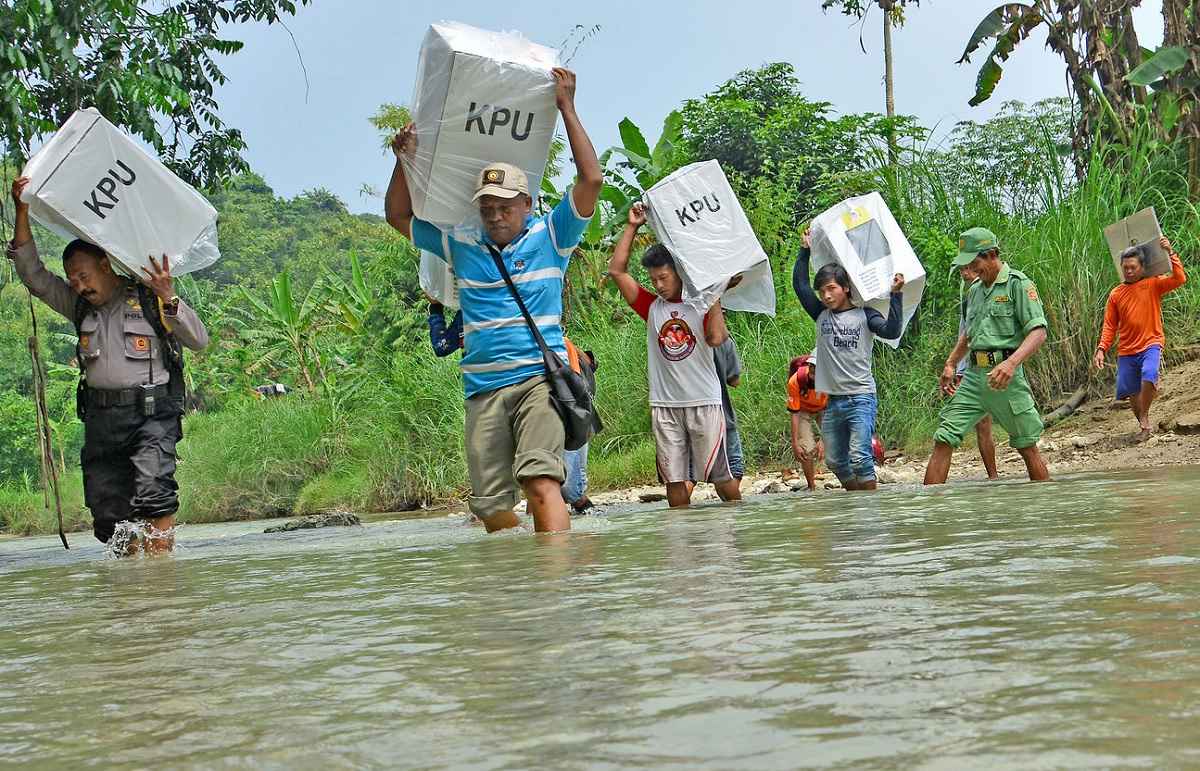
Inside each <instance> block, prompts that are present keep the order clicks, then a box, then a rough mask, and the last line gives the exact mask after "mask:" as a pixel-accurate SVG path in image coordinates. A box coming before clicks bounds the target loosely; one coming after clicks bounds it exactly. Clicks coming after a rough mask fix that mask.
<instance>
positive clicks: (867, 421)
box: [792, 232, 904, 490]
mask: <svg viewBox="0 0 1200 771" xmlns="http://www.w3.org/2000/svg"><path fill="white" fill-rule="evenodd" d="M811 245H812V239H811V235H810V234H809V233H808V232H805V234H804V248H803V249H801V250H800V256H799V257H798V258H797V260H796V266H795V268H794V269H793V270H792V288H793V289H794V290H795V292H796V297H798V298H799V299H800V304H801V305H802V306H804V310H805V311H806V312H807V313H808V315H809V316H811V317H812V319H813V321H815V322H816V323H817V357H816V358H817V383H816V386H817V390H818V391H821V392H823V393H827V394H829V404H828V406H826V408H825V413H824V416H823V418H822V421H821V435H822V437H823V438H824V440H825V465H826V466H828V467H829V469H830V471H832V472H833V473H834V474H836V475H837V478H838V480H839V481H840V482H841V483H842V487H843V488H844V489H846V490H874V489H875V487H876V482H875V456H874V453H873V452H872V447H871V439H872V437H873V436H874V435H875V412H876V409H877V408H878V400H877V399H876V397H875V377H874V375H872V374H871V353H872V348H873V347H874V342H875V336H876V335H878V336H880V337H883V338H887V339H889V340H893V339H895V338H898V337H899V336H900V332H901V331H902V329H903V317H902V315H901V307H900V304H901V294H900V290H901V289H903V288H904V276H903V275H901V274H899V273H897V274H896V275H895V276H894V277H893V278H892V294H891V300H890V304H889V306H888V315H887V318H886V319H885V318H884V317H883V314H881V313H880V312H879V311H877V310H875V309H874V308H856V307H854V305H853V303H852V302H851V300H850V276H849V274H847V273H846V269H845V268H843V267H842V266H841V265H836V264H831V265H825V266H823V267H822V268H821V269H820V270H818V271H817V275H816V277H815V281H814V284H815V285H816V292H814V291H813V285H811V284H809V280H808V263H809V259H810V257H811V256H812V252H811ZM818 292H819V293H820V297H818V296H817V293H818Z"/></svg>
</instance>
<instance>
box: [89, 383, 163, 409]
mask: <svg viewBox="0 0 1200 771" xmlns="http://www.w3.org/2000/svg"><path fill="white" fill-rule="evenodd" d="M84 393H85V394H86V397H85V398H86V403H87V406H88V407H94V408H98V409H104V408H105V407H130V406H133V405H135V404H141V403H142V399H143V398H145V397H144V396H143V394H147V393H150V394H153V395H154V398H155V399H166V398H167V397H168V396H170V387H169V385H167V384H165V383H164V384H163V385H157V386H154V388H153V390H151V389H147V388H141V387H140V386H139V387H136V388H119V389H113V390H109V389H105V388H88V389H86V390H85V391H84Z"/></svg>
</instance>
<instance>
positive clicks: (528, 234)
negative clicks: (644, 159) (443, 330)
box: [412, 191, 590, 399]
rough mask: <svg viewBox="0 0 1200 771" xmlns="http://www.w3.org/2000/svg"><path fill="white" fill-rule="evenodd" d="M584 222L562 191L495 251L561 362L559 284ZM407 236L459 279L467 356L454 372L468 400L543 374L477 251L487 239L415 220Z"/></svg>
mask: <svg viewBox="0 0 1200 771" xmlns="http://www.w3.org/2000/svg"><path fill="white" fill-rule="evenodd" d="M589 219H590V218H589V217H581V216H579V212H577V211H575V201H574V197H573V196H572V195H571V191H568V192H567V194H566V195H564V196H563V199H562V201H560V202H559V204H558V206H555V207H554V209H553V211H551V212H550V213H549V214H545V215H542V216H541V217H534V216H532V215H530V216H529V218H528V219H526V221H525V232H524V233H523V234H522V235H521V236H520V237H519V238H517V239H516V240H515V241H513V242H512V243H511V244H509V245H508V246H506V247H504V249H503V250H501V252H500V256H501V257H502V258H503V260H504V266H505V267H506V268H508V273H509V275H510V276H512V280H513V283H514V284H515V285H516V287H517V291H519V292H520V293H521V299H522V300H524V301H525V307H526V308H528V309H529V314H530V315H531V316H533V320H534V322H535V323H536V324H537V325H538V329H539V330H540V331H541V333H542V337H544V338H546V345H548V346H549V347H550V348H552V349H553V350H554V351H555V352H557V353H558V355H559V356H560V357H561V358H562V359H563V361H566V359H567V348H566V344H565V343H564V342H563V330H562V291H563V277H564V276H565V275H566V271H567V264H568V263H569V262H570V259H571V252H572V251H574V249H575V247H576V245H578V244H579V239H580V238H582V237H583V231H584V229H585V228H586V227H587V224H588V220H589ZM412 236H413V238H412V240H413V244H415V245H416V246H417V248H419V249H424V250H425V251H427V252H431V253H433V254H436V255H437V256H438V257H441V258H442V259H443V260H446V261H447V262H448V263H450V266H451V268H452V269H453V271H454V276H455V278H457V279H458V298H459V303H460V304H461V306H462V320H463V347H464V349H465V351H466V353H465V354H464V356H463V358H462V362H461V364H460V365H459V367H460V368H461V369H462V373H463V389H464V391H465V392H466V396H467V398H468V399H469V398H470V397H472V396H474V395H475V394H481V393H485V392H487V391H494V390H496V389H497V388H503V387H505V386H508V385H512V384H514V383H520V382H523V381H525V380H528V379H529V378H531V377H536V376H538V375H542V374H544V373H545V367H544V365H543V363H542V354H541V351H540V350H539V348H538V345H537V341H536V340H534V339H533V334H532V333H530V331H529V327H528V326H527V325H526V324H525V318H524V317H523V316H522V315H521V309H520V308H518V307H517V302H516V300H514V299H513V296H512V294H511V293H510V292H509V291H508V287H507V286H506V285H505V283H504V279H503V278H502V277H501V275H500V271H498V270H496V264H495V263H494V262H493V261H492V255H491V253H490V252H488V250H487V247H486V246H485V245H484V244H485V243H491V239H489V238H488V237H487V235H486V234H485V233H484V232H483V231H482V230H480V229H479V228H478V227H471V228H465V227H459V228H454V229H450V230H443V229H442V228H439V227H438V226H436V225H433V224H432V223H429V222H426V221H424V220H420V219H416V218H413V221H412Z"/></svg>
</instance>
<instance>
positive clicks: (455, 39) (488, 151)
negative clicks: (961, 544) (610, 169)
mask: <svg viewBox="0 0 1200 771" xmlns="http://www.w3.org/2000/svg"><path fill="white" fill-rule="evenodd" d="M557 63H558V53H557V52H556V51H555V50H553V49H551V48H547V47H545V46H541V45H538V44H536V43H531V42H530V41H528V40H526V39H525V38H524V37H522V36H521V35H520V34H519V33H516V32H489V31H487V30H482V29H477V28H475V27H470V26H468V25H466V24H459V23H457V22H441V23H438V24H434V25H433V26H431V27H430V28H429V32H427V33H426V34H425V40H424V42H423V43H422V44H421V52H420V56H419V58H418V61H417V84H416V87H415V89H414V96H413V103H412V116H413V123H414V124H415V126H416V131H417V150H416V155H415V156H414V157H413V158H412V159H410V160H407V161H406V162H405V174H406V176H407V178H408V189H409V193H410V194H411V195H412V201H413V211H414V212H415V213H416V215H417V216H418V217H420V218H421V219H423V220H426V221H427V222H432V223H434V224H436V225H440V226H443V227H452V226H454V225H458V224H461V223H463V222H465V221H469V220H471V219H472V218H477V217H478V212H477V207H476V205H475V204H473V203H472V202H471V196H473V195H474V194H475V190H476V189H477V188H478V187H479V174H480V172H481V171H482V170H483V167H484V166H486V165H487V164H489V163H496V162H504V163H511V164H513V165H514V166H517V167H519V168H521V169H522V170H524V172H525V173H526V174H527V175H528V176H529V192H530V194H531V195H532V196H534V197H535V198H536V197H537V194H538V190H539V189H540V187H541V182H542V173H543V171H545V168H546V159H547V157H548V156H549V153H550V141H551V140H552V139H553V138H554V130H555V128H556V126H557V125H558V108H557V106H556V105H555V101H554V76H553V75H552V74H551V72H550V70H551V68H552V67H555V66H557Z"/></svg>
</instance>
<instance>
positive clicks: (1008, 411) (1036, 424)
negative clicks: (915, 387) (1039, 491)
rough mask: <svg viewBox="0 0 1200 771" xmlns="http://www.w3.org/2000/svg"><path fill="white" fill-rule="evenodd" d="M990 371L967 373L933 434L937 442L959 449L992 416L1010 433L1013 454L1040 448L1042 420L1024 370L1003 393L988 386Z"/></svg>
mask: <svg viewBox="0 0 1200 771" xmlns="http://www.w3.org/2000/svg"><path fill="white" fill-rule="evenodd" d="M988 370H989V368H987V367H971V368H970V369H968V370H967V374H966V375H964V376H963V379H962V382H960V383H959V384H958V388H957V389H956V390H955V391H954V396H952V397H951V398H950V401H948V402H946V406H945V407H943V408H942V412H941V416H940V423H939V424H938V429H937V431H936V432H934V434H933V440H934V441H935V442H943V443H945V444H948V445H950V446H951V447H958V446H959V445H960V444H962V440H963V437H964V436H966V435H967V432H968V431H971V430H973V429H974V428H975V426H976V424H978V423H979V421H980V419H981V418H982V417H983V416H984V415H991V416H992V418H993V419H994V420H995V421H996V422H997V423H999V424H1000V425H1001V426H1002V427H1003V428H1004V430H1005V431H1006V432H1008V443H1009V444H1010V445H1012V448H1013V449H1014V450H1023V449H1025V448H1026V447H1033V446H1034V445H1035V444H1037V441H1038V439H1039V438H1040V437H1041V435H1042V416H1041V415H1039V414H1038V411H1037V405H1036V404H1035V403H1034V401H1033V392H1032V391H1031V390H1029V381H1028V380H1026V379H1025V372H1024V370H1022V369H1021V368H1020V367H1017V371H1016V372H1015V373H1014V374H1013V378H1012V380H1010V381H1009V383H1008V387H1007V388H1005V389H1004V390H1003V391H996V390H994V389H992V388H991V387H990V386H989V385H988V382H987V376H988Z"/></svg>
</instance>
